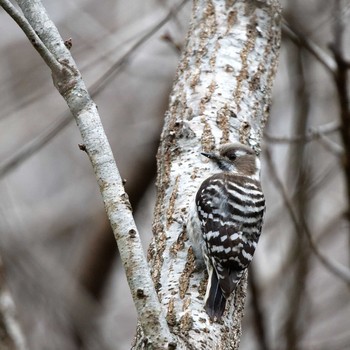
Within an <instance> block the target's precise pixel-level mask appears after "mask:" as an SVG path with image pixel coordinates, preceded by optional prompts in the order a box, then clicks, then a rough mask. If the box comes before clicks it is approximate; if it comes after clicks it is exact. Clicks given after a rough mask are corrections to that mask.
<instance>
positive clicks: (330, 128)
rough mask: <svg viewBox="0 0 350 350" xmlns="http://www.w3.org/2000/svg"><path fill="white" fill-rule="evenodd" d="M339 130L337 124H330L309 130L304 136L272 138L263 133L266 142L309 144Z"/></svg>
mask: <svg viewBox="0 0 350 350" xmlns="http://www.w3.org/2000/svg"><path fill="white" fill-rule="evenodd" d="M339 130H340V125H339V123H338V122H334V121H333V122H330V123H327V124H323V125H320V126H318V127H314V128H309V130H308V133H307V134H305V135H294V136H273V135H270V134H269V133H268V132H264V136H266V138H267V140H268V141H270V142H273V143H296V142H310V141H313V140H318V139H319V138H321V137H322V136H324V135H328V134H332V133H334V132H336V131H339Z"/></svg>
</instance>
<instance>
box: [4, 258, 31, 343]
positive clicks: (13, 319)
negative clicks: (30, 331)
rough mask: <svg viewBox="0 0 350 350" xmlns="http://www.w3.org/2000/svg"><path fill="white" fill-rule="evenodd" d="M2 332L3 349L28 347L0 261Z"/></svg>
mask: <svg viewBox="0 0 350 350" xmlns="http://www.w3.org/2000/svg"><path fill="white" fill-rule="evenodd" d="M0 334H1V342H0V346H1V349H16V350H26V349H27V344H26V339H25V336H24V334H23V331H22V329H21V326H20V324H19V322H18V320H17V310H16V305H15V303H14V301H13V298H12V295H11V293H10V292H9V290H8V288H7V286H6V282H5V276H4V267H3V263H2V261H0Z"/></svg>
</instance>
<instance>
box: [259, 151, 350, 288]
mask: <svg viewBox="0 0 350 350" xmlns="http://www.w3.org/2000/svg"><path fill="white" fill-rule="evenodd" d="M265 156H266V161H267V164H268V166H269V168H270V171H271V179H272V181H273V182H274V183H275V185H276V188H277V189H278V191H279V193H280V194H281V196H282V198H283V201H284V205H285V207H286V208H287V210H288V213H289V215H290V217H291V219H292V222H293V224H294V226H295V228H296V231H297V232H302V231H304V232H305V234H306V237H307V239H308V242H309V244H310V248H311V250H312V252H313V253H314V254H315V256H316V257H317V258H318V259H319V260H320V262H321V263H322V264H323V265H324V266H325V267H326V268H327V269H328V270H329V271H330V272H332V273H333V274H334V275H336V276H337V277H339V278H340V279H342V280H343V281H344V282H345V283H346V284H347V285H350V270H349V269H348V268H346V267H345V266H344V265H341V264H339V263H337V262H335V261H333V260H330V259H328V257H326V256H325V255H324V254H323V253H321V252H320V251H319V249H318V247H317V246H316V244H315V243H314V241H313V238H312V235H311V232H310V230H309V227H308V225H307V223H306V221H305V219H304V217H303V216H301V217H300V222H299V221H298V218H297V216H296V214H295V212H294V209H293V204H292V201H291V199H290V198H289V196H288V194H287V192H286V190H285V188H284V186H283V183H282V181H281V180H280V178H279V177H278V175H277V171H276V167H275V165H274V164H273V161H272V157H271V153H270V150H269V149H268V148H266V149H265Z"/></svg>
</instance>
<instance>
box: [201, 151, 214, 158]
mask: <svg viewBox="0 0 350 350" xmlns="http://www.w3.org/2000/svg"><path fill="white" fill-rule="evenodd" d="M201 155H202V156H204V157H207V158H209V159H213V158H216V154H215V153H207V152H201Z"/></svg>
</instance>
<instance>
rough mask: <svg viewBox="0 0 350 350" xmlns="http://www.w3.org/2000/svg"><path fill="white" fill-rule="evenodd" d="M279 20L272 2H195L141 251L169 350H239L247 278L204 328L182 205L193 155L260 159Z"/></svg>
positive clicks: (192, 175) (201, 280) (200, 163)
mask: <svg viewBox="0 0 350 350" xmlns="http://www.w3.org/2000/svg"><path fill="white" fill-rule="evenodd" d="M280 18H281V14H280V7H279V3H278V1H253V0H250V1H247V0H246V1H242V0H241V1H233V0H226V1H223V0H197V1H194V5H193V14H192V21H191V25H190V29H189V33H188V37H187V42H186V46H185V48H184V52H183V55H182V59H181V62H180V65H179V68H178V72H177V76H176V79H175V83H174V86H173V90H172V94H171V98H170V105H169V110H168V112H167V114H166V117H165V125H164V129H163V133H162V137H161V145H160V148H159V151H158V179H157V188H158V197H157V204H156V209H155V219H154V226H153V233H154V241H153V243H152V244H151V246H150V249H149V260H150V261H151V264H152V267H153V274H152V277H153V280H154V282H155V286H156V289H157V292H158V296H159V298H160V300H161V302H162V304H163V306H164V308H165V309H166V313H167V321H168V324H169V326H170V328H171V331H172V333H173V334H174V335H175V336H177V339H178V347H177V348H178V349H179V348H180V349H184V348H186V349H237V348H238V346H239V339H240V334H241V319H242V316H243V307H244V301H245V295H246V278H244V279H243V281H242V283H241V284H240V286H239V287H238V290H237V293H236V296H235V298H234V299H235V300H232V299H233V298H231V299H229V301H228V303H227V308H226V310H227V312H226V313H225V315H224V319H223V322H222V324H218V323H211V322H210V321H209V319H208V317H207V315H206V313H205V311H204V308H203V299H204V295H205V289H206V283H207V281H206V278H207V276H206V274H205V273H204V272H200V271H195V259H194V255H193V251H192V249H191V247H190V244H189V242H188V240H187V236H186V228H185V226H184V223H185V220H186V216H187V210H188V207H189V203H190V201H192V200H194V199H193V197H194V194H195V192H196V190H197V189H198V187H199V185H200V183H201V182H202V181H203V179H204V178H206V177H208V176H209V174H210V164H209V163H208V162H207V161H205V160H203V159H202V158H201V157H200V152H201V151H202V150H204V151H209V150H212V149H214V148H216V147H217V146H218V145H219V144H222V143H225V142H227V141H235V140H236V141H237V140H238V141H240V142H242V143H245V144H249V145H250V146H251V147H253V148H254V149H255V150H256V151H257V152H259V151H260V146H259V144H260V140H261V135H262V131H263V127H264V125H265V123H266V120H267V118H268V115H269V107H270V103H271V88H272V83H273V79H274V76H275V72H276V66H277V61H278V52H279V46H280ZM139 331H140V329H139ZM139 334H140V333H139ZM139 339H140V338H139ZM139 344H140V343H139Z"/></svg>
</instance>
